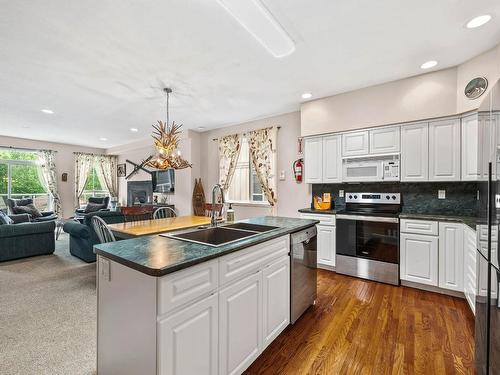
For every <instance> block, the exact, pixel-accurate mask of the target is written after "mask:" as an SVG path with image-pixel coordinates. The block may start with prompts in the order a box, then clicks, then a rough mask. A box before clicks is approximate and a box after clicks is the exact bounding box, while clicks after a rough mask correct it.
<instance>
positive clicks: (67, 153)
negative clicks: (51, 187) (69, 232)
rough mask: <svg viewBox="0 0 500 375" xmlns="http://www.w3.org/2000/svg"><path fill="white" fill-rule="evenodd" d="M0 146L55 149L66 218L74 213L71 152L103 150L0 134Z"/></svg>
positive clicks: (58, 179) (72, 157)
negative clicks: (64, 176) (65, 178)
mask: <svg viewBox="0 0 500 375" xmlns="http://www.w3.org/2000/svg"><path fill="white" fill-rule="evenodd" d="M0 146H2V147H13V148H16V147H20V148H30V149H37V150H38V149H49V150H54V151H57V156H56V169H57V188H58V190H59V195H60V197H61V204H62V210H63V217H65V218H67V217H70V216H73V215H74V211H75V209H74V207H73V197H74V189H75V188H74V186H75V173H74V170H75V168H74V162H75V159H74V155H73V152H89V153H97V154H103V153H104V150H103V149H100V148H89V147H83V146H74V145H68V144H62V143H53V142H43V141H34V140H31V139H24V138H13V137H5V136H0ZM63 173H67V174H68V181H67V182H63V181H61V175H62V174H63Z"/></svg>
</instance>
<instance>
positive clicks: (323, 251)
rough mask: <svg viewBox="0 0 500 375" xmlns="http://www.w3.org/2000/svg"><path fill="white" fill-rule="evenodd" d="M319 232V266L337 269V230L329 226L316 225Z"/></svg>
mask: <svg viewBox="0 0 500 375" xmlns="http://www.w3.org/2000/svg"><path fill="white" fill-rule="evenodd" d="M316 228H317V230H318V264H320V265H326V266H331V267H335V241H336V236H335V235H336V233H335V232H336V229H335V227H332V226H329V225H320V224H318V225H316Z"/></svg>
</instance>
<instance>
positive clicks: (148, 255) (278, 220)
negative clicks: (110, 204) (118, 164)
mask: <svg viewBox="0 0 500 375" xmlns="http://www.w3.org/2000/svg"><path fill="white" fill-rule="evenodd" d="M239 222H243V223H252V224H261V225H270V226H275V227H278V228H277V229H274V230H271V231H269V232H266V233H260V234H258V235H255V236H252V237H250V238H244V239H241V240H240V241H237V242H233V243H229V244H227V245H223V246H219V247H214V246H207V245H201V244H196V243H192V242H186V241H181V240H176V239H173V238H167V237H163V236H160V235H154V236H144V237H138V238H133V239H130V240H123V241H117V242H110V243H105V244H98V245H95V246H94V251H95V252H96V254H99V255H102V256H104V257H106V258H109V259H111V260H114V261H116V262H118V263H121V264H123V265H125V266H127V267H130V268H133V269H135V270H137V271H140V272H143V273H145V274H148V275H151V276H163V275H166V274H169V273H172V272H175V271H178V270H180V269H183V268H187V267H190V266H192V265H195V264H198V263H202V262H205V261H207V260H210V259H213V258H217V257H220V256H222V255H225V254H228V253H231V252H234V251H237V250H241V249H244V248H246V247H249V246H252V245H256V244H259V243H261V242H265V241H268V240H271V239H273V238H277V237H280V236H283V235H286V234H290V233H293V232H297V231H299V230H302V229H305V228H308V227H310V226H313V225H315V224H317V223H318V221H317V220H308V219H296V218H288V217H276V216H264V217H256V218H252V219H247V220H241V221H239Z"/></svg>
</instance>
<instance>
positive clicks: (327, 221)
mask: <svg viewBox="0 0 500 375" xmlns="http://www.w3.org/2000/svg"><path fill="white" fill-rule="evenodd" d="M300 218H301V219H310V220H319V223H320V224H321V225H335V215H328V214H300Z"/></svg>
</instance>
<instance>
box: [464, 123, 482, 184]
mask: <svg viewBox="0 0 500 375" xmlns="http://www.w3.org/2000/svg"><path fill="white" fill-rule="evenodd" d="M479 136H480V134H479V121H478V117H477V114H474V115H471V116H467V117H464V118H462V180H464V181H467V180H469V181H470V180H472V181H475V180H478V179H479V178H480V177H481V165H480V158H479V148H478V147H479Z"/></svg>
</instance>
